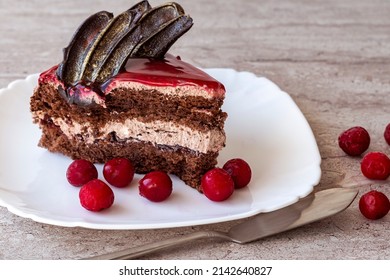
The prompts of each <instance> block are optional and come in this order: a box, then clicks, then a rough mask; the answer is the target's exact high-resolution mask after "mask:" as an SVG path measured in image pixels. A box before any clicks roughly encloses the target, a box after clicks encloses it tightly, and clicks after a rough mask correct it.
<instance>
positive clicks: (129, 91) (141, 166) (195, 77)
mask: <svg viewBox="0 0 390 280" xmlns="http://www.w3.org/2000/svg"><path fill="white" fill-rule="evenodd" d="M191 26H192V19H191V18H190V17H189V16H188V15H185V14H184V10H183V9H182V7H180V6H179V5H178V4H176V3H168V4H165V5H161V6H158V7H155V8H151V7H150V5H149V3H148V2H147V1H142V2H140V3H138V4H136V5H135V6H134V7H132V8H131V9H129V10H128V11H126V12H124V13H122V14H121V15H119V16H117V17H115V18H113V17H112V15H111V14H110V13H107V12H100V13H97V14H95V15H92V16H91V17H90V18H88V19H87V20H86V21H85V22H84V23H83V24H82V25H81V26H80V28H79V29H78V30H77V31H76V33H75V35H74V37H73V38H72V40H71V43H70V44H69V46H68V47H67V48H65V49H64V60H63V62H62V63H61V64H59V65H56V66H54V67H52V68H51V69H49V70H47V71H46V72H43V73H42V74H41V75H40V78H39V82H38V86H37V87H36V89H35V91H34V93H33V96H32V97H31V112H32V116H33V121H34V122H35V123H37V124H39V126H40V128H41V130H42V137H41V139H40V142H39V146H41V147H44V148H47V149H48V150H49V151H51V152H59V153H62V154H64V155H66V156H69V157H71V158H73V159H77V158H83V159H87V160H90V161H92V162H94V163H104V162H106V161H107V160H109V159H111V158H114V157H126V158H129V159H130V160H131V161H132V162H133V163H134V165H135V167H136V172H137V173H147V172H149V171H152V170H162V171H166V172H168V173H172V174H175V175H177V176H178V177H179V178H181V179H182V180H183V181H184V182H185V183H186V184H188V185H190V186H191V187H194V188H197V189H198V190H199V185H200V179H201V176H202V175H203V174H204V173H205V172H206V171H207V170H209V169H211V168H213V167H214V166H215V165H216V163H217V156H218V153H219V151H220V150H221V149H222V148H223V146H224V144H225V133H224V121H225V119H226V113H224V112H222V110H221V106H222V103H223V100H224V95H225V89H224V86H223V85H222V84H221V83H219V82H218V81H216V80H215V79H213V78H212V77H210V76H209V75H207V74H206V73H205V72H203V71H201V70H199V69H198V68H196V67H194V66H192V65H190V64H188V63H186V62H184V61H182V60H181V59H180V58H179V57H175V56H172V55H170V54H167V51H168V49H169V47H170V46H171V45H172V44H173V43H174V42H175V41H176V40H177V39H178V38H179V37H180V36H181V35H183V34H184V33H185V32H187V31H188V30H189V28H190V27H191Z"/></svg>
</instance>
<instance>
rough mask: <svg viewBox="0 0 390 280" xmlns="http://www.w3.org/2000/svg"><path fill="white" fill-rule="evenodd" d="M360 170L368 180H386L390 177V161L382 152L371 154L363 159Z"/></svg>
mask: <svg viewBox="0 0 390 280" xmlns="http://www.w3.org/2000/svg"><path fill="white" fill-rule="evenodd" d="M360 168H361V171H362V173H363V175H364V176H366V177H367V178H368V179H373V180H386V179H387V178H388V177H389V176H390V159H389V157H388V156H387V155H385V154H383V153H381V152H371V153H368V154H366V155H365V156H364V157H363V159H362V161H361V163H360Z"/></svg>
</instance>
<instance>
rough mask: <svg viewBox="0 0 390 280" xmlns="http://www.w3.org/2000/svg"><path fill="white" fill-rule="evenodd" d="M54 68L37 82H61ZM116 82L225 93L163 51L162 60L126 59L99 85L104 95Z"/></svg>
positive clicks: (195, 70) (192, 67)
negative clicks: (123, 63)
mask: <svg viewBox="0 0 390 280" xmlns="http://www.w3.org/2000/svg"><path fill="white" fill-rule="evenodd" d="M57 68H58V65H57V66H54V67H52V68H50V69H49V70H47V71H45V72H43V73H42V74H41V75H40V77H39V83H44V82H52V83H58V85H60V84H61V85H62V82H61V81H59V80H58V78H57V75H56V71H57ZM120 82H137V83H142V84H145V85H149V86H163V87H167V86H168V87H177V86H184V85H188V86H191V85H196V86H200V87H203V88H204V89H205V90H206V91H208V92H210V94H212V96H213V97H222V96H223V95H224V93H225V88H224V86H223V84H221V83H220V82H218V81H217V80H215V79H214V78H213V77H211V76H210V75H208V74H207V73H205V72H203V71H202V70H200V69H198V68H196V67H194V66H192V65H191V64H188V63H186V62H184V61H182V60H181V59H180V57H175V56H173V55H170V54H167V55H166V56H165V58H164V59H151V58H130V59H129V60H128V61H127V64H126V67H125V69H124V70H122V71H121V72H120V73H119V74H118V75H116V76H114V77H112V78H110V79H108V80H107V81H106V82H105V83H104V84H102V85H101V90H102V92H103V93H105V94H106V93H107V92H109V91H110V90H111V89H112V88H113V87H115V85H116V84H117V83H120Z"/></svg>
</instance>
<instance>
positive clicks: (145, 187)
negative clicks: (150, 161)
mask: <svg viewBox="0 0 390 280" xmlns="http://www.w3.org/2000/svg"><path fill="white" fill-rule="evenodd" d="M171 193H172V180H171V178H170V177H169V175H168V174H167V173H165V172H162V171H152V172H149V173H148V174H146V175H145V176H144V177H143V178H142V179H141V180H140V181H139V194H140V195H141V196H143V197H145V198H146V199H148V200H150V201H153V202H160V201H164V200H166V199H167V198H168V197H169V196H170V195H171Z"/></svg>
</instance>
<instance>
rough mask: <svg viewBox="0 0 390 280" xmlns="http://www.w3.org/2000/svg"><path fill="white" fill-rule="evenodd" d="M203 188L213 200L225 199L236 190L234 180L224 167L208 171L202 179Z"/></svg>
mask: <svg viewBox="0 0 390 280" xmlns="http://www.w3.org/2000/svg"><path fill="white" fill-rule="evenodd" d="M201 190H202V191H203V193H204V195H205V196H206V197H207V198H208V199H210V200H212V201H224V200H226V199H228V198H229V197H230V196H231V195H232V194H233V192H234V181H233V179H232V177H231V176H230V174H229V173H228V172H227V171H226V170H224V169H222V168H213V169H211V170H209V171H207V172H206V173H205V174H204V175H203V176H202V180H201Z"/></svg>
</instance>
